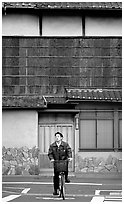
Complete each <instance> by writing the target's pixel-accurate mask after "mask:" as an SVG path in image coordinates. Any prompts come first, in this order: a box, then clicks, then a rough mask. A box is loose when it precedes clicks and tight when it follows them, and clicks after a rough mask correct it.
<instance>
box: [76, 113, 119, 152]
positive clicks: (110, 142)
mask: <svg viewBox="0 0 124 204" xmlns="http://www.w3.org/2000/svg"><path fill="white" fill-rule="evenodd" d="M114 117H115V116H114V111H113V112H112V111H108V112H107V111H92V112H90V111H88V112H85V111H84V112H81V114H80V150H83V149H84V150H86V149H96V150H97V149H98V150H99V149H105V150H109V149H110V150H111V149H114V148H117V145H118V149H121V148H122V121H121V119H118V125H117V126H116V127H114V125H115V123H114V120H117V118H118V115H116V117H117V118H114ZM116 128H117V129H118V132H119V134H118V135H117V131H115V132H116V133H115V132H114V130H115V129H116ZM116 137H118V140H117V139H116ZM114 140H115V141H118V144H116V143H115V141H114ZM115 146H116V147H115Z"/></svg>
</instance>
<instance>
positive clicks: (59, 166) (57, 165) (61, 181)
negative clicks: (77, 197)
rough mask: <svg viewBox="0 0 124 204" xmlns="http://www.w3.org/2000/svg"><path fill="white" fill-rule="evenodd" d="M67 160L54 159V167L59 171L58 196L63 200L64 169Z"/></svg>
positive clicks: (65, 168) (66, 166) (65, 169)
mask: <svg viewBox="0 0 124 204" xmlns="http://www.w3.org/2000/svg"><path fill="white" fill-rule="evenodd" d="M67 164H68V160H59V161H54V168H55V169H56V171H57V172H58V173H59V191H60V195H59V196H60V197H62V198H63V200H65V171H67V168H68V165H67Z"/></svg>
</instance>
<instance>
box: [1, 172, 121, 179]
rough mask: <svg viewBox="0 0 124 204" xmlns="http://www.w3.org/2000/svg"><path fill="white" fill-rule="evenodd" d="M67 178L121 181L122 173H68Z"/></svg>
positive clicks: (26, 176)
mask: <svg viewBox="0 0 124 204" xmlns="http://www.w3.org/2000/svg"><path fill="white" fill-rule="evenodd" d="M43 177H44V178H49V177H53V173H42V174H40V175H3V176H2V180H4V179H5V180H6V179H12V178H13V179H17V180H18V179H21V180H23V179H24V180H25V179H27V180H30V179H31V180H33V179H41V178H43ZM69 177H72V178H83V179H85V178H86V179H100V178H101V179H119V180H121V179H122V173H76V172H74V173H73V172H72V173H69Z"/></svg>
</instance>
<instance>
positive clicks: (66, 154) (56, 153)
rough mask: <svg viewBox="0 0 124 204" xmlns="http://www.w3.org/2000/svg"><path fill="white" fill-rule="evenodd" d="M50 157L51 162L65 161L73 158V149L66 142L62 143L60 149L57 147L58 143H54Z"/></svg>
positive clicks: (49, 152)
mask: <svg viewBox="0 0 124 204" xmlns="http://www.w3.org/2000/svg"><path fill="white" fill-rule="evenodd" d="M48 157H49V159H50V160H51V159H54V160H65V159H68V158H71V157H72V151H71V147H70V146H69V145H68V143H66V142H64V141H62V142H61V144H60V146H59V147H58V146H57V144H56V142H54V143H52V144H51V145H50V148H49V151H48Z"/></svg>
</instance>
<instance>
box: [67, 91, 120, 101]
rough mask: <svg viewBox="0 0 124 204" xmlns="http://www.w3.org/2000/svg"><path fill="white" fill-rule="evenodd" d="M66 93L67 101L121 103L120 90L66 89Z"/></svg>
mask: <svg viewBox="0 0 124 204" xmlns="http://www.w3.org/2000/svg"><path fill="white" fill-rule="evenodd" d="M66 91H67V100H68V101H70V100H71V101H75V100H76V101H77V100H78V101H80V100H81V101H82V100H83V101H107V102H108V101H111V102H121V101H122V91H121V90H120V89H119V90H117V89H67V90H66Z"/></svg>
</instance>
